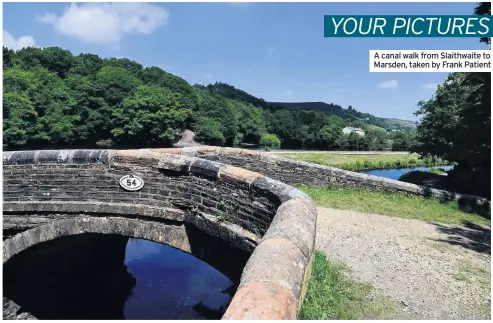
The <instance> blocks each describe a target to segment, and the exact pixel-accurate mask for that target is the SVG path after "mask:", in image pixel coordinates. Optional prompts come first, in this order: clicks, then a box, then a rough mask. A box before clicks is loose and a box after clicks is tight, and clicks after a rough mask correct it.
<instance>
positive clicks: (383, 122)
mask: <svg viewBox="0 0 493 323" xmlns="http://www.w3.org/2000/svg"><path fill="white" fill-rule="evenodd" d="M268 104H269V106H271V107H281V108H283V109H289V110H315V111H323V112H325V113H327V114H328V115H337V116H340V117H341V118H343V119H345V120H348V121H354V120H360V121H362V122H364V123H367V124H369V125H373V126H377V127H380V128H383V129H385V130H403V131H412V130H415V129H416V123H413V122H412V121H407V120H401V119H396V118H380V117H376V116H374V115H371V114H369V113H363V112H359V111H357V110H354V109H353V108H352V107H351V106H350V107H349V108H348V109H344V108H342V107H341V106H340V105H337V104H333V103H325V102H268Z"/></svg>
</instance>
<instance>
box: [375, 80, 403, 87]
mask: <svg viewBox="0 0 493 323" xmlns="http://www.w3.org/2000/svg"><path fill="white" fill-rule="evenodd" d="M378 86H379V87H381V88H382V89H395V88H397V86H399V83H397V81H396V80H390V81H387V82H383V83H380V84H379V85H378Z"/></svg>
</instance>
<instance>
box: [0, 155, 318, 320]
mask: <svg viewBox="0 0 493 323" xmlns="http://www.w3.org/2000/svg"><path fill="white" fill-rule="evenodd" d="M201 149H202V150H200V151H204V149H209V150H208V151H210V152H212V149H214V151H215V150H216V148H215V147H213V148H211V147H205V148H204V147H203V148H201ZM192 150H193V149H192ZM189 151H191V150H190V149H187V148H183V149H170V150H166V151H165V152H166V153H173V154H163V152H164V151H157V150H123V151H118V150H67V151H63V150H62V151H20V152H4V153H3V162H4V168H3V175H4V219H3V226H4V236H8V237H9V238H7V239H6V240H5V241H4V245H3V250H4V258H3V261H4V263H5V262H6V261H7V260H8V259H10V258H11V257H12V256H14V255H15V254H17V253H19V252H21V251H22V250H24V249H26V248H28V247H29V246H32V245H34V244H37V243H40V242H43V241H48V240H51V239H54V238H57V237H61V236H66V235H71V234H78V233H84V232H97V233H117V234H122V235H127V236H132V237H138V238H145V239H149V240H153V241H157V242H164V243H168V244H171V245H173V246H175V247H177V248H180V249H182V250H185V251H189V250H190V249H192V248H193V246H191V243H190V235H189V234H188V233H187V232H186V225H188V226H193V227H196V228H198V229H200V230H201V231H203V232H206V233H207V234H209V235H210V236H213V237H216V238H218V239H221V240H222V241H225V242H227V243H228V244H229V245H231V246H233V247H235V248H238V249H240V250H243V251H244V252H247V253H251V256H250V258H249V259H248V261H247V263H246V266H245V268H244V270H243V273H242V275H241V280H240V283H239V288H238V290H237V292H236V294H235V296H234V298H233V301H232V302H231V304H230V306H229V307H228V309H227V311H226V314H225V315H224V319H295V318H296V313H297V310H298V308H299V306H300V304H301V299H302V296H303V294H304V291H305V287H306V281H307V278H308V276H309V272H310V265H309V264H310V262H311V259H312V255H313V250H314V243H315V227H316V217H317V212H316V208H315V205H314V204H313V203H312V201H311V200H310V198H309V197H307V196H306V195H305V194H304V193H302V192H301V191H299V190H297V189H295V188H293V187H291V186H289V185H287V184H284V183H282V182H279V181H277V180H273V179H271V178H269V177H266V176H264V175H261V174H259V173H256V172H252V171H249V170H246V169H241V168H237V167H234V166H230V165H227V164H224V163H219V162H216V161H211V160H206V159H202V158H197V157H196V156H188V155H189V153H188V152H189ZM197 151H198V150H193V152H194V153H193V155H196V152H197ZM176 154H178V155H176ZM199 155H200V154H199ZM130 174H132V175H137V176H139V177H141V178H142V179H143V180H144V182H145V185H144V187H143V188H142V189H141V190H139V191H135V192H129V191H126V190H124V189H123V188H121V187H120V185H119V180H120V178H121V177H122V176H124V175H130ZM184 230H185V234H184ZM220 252H221V251H220V250H218V253H220ZM221 260H223V261H231V259H224V258H222V259H221Z"/></svg>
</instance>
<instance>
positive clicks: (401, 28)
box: [324, 15, 493, 37]
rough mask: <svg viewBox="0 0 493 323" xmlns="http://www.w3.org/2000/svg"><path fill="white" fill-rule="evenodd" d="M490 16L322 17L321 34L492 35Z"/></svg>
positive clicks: (378, 35)
mask: <svg viewBox="0 0 493 323" xmlns="http://www.w3.org/2000/svg"><path fill="white" fill-rule="evenodd" d="M492 36H493V21H492V19H491V16H479V15H469V16H450V15H449V16H429V15H425V16H386V15H380V16H378V15H377V16H370V15H361V16H351V15H337V16H329V15H325V16H324V37H492Z"/></svg>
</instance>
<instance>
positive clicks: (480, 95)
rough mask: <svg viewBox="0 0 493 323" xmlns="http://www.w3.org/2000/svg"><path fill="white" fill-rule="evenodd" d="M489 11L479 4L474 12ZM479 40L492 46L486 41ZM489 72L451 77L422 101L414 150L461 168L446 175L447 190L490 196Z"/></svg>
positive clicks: (487, 6) (418, 113)
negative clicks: (432, 94)
mask: <svg viewBox="0 0 493 323" xmlns="http://www.w3.org/2000/svg"><path fill="white" fill-rule="evenodd" d="M490 13H491V3H489V2H488V3H480V4H478V6H477V7H476V8H475V14H478V15H486V14H490ZM480 42H485V43H487V44H490V40H489V39H486V38H482V39H480ZM490 91H491V73H451V74H450V75H449V76H448V77H447V79H446V81H445V82H444V84H442V85H441V86H439V87H438V89H437V91H436V93H435V96H434V97H432V98H431V99H430V100H428V101H423V102H420V103H419V109H418V111H417V112H416V114H417V115H419V116H421V123H420V125H419V126H418V129H417V133H416V144H415V145H414V146H413V148H412V149H413V151H415V152H418V153H420V154H421V156H423V157H428V156H431V157H439V158H442V159H445V160H448V161H450V162H455V163H457V165H456V166H455V167H454V170H453V171H452V172H450V173H449V174H448V176H447V178H448V182H449V186H450V187H449V189H453V190H456V191H459V192H465V193H469V194H476V195H480V196H483V197H487V198H490V195H491V187H490V185H491V183H490V181H489V179H490V176H491V134H490V131H491V96H490Z"/></svg>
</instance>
